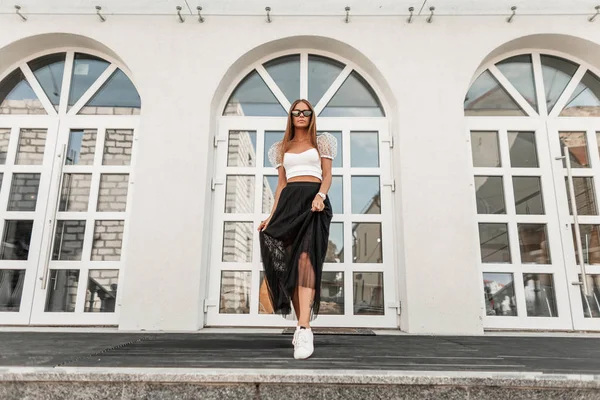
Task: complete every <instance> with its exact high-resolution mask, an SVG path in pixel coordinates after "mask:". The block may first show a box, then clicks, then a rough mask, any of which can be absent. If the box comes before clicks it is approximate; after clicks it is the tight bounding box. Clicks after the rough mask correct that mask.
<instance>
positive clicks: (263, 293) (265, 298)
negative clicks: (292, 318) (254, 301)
mask: <svg viewBox="0 0 600 400" xmlns="http://www.w3.org/2000/svg"><path fill="white" fill-rule="evenodd" d="M259 285H260V287H259V289H258V313H259V314H273V303H271V298H270V297H269V287H268V286H267V285H268V284H267V281H266V280H265V272H264V271H260V279H259Z"/></svg>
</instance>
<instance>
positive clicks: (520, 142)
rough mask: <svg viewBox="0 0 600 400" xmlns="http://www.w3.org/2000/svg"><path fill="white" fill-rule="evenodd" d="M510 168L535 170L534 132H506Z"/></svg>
mask: <svg viewBox="0 0 600 400" xmlns="http://www.w3.org/2000/svg"><path fill="white" fill-rule="evenodd" d="M508 146H509V148H510V166H511V167H513V168H537V167H538V166H539V165H538V157H537V146H536V142H535V132H508Z"/></svg>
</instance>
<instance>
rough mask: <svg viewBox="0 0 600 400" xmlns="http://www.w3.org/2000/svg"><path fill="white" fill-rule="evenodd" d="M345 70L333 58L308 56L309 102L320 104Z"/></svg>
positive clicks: (342, 65)
mask: <svg viewBox="0 0 600 400" xmlns="http://www.w3.org/2000/svg"><path fill="white" fill-rule="evenodd" d="M343 69H344V64H342V63H340V62H338V61H335V60H332V59H331V58H327V57H321V56H315V55H312V54H311V55H309V56H308V101H309V102H310V103H311V104H312V105H317V103H319V100H321V98H322V97H323V95H324V94H325V92H326V91H327V90H328V89H329V88H330V87H331V85H332V84H333V81H335V79H336V78H337V77H338V76H339V75H340V73H341V72H342V70H343ZM338 154H339V153H338Z"/></svg>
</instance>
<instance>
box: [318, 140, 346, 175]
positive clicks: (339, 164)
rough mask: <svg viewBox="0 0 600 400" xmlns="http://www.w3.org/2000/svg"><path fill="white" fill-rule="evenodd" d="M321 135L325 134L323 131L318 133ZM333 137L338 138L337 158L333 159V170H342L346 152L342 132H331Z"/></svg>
mask: <svg viewBox="0 0 600 400" xmlns="http://www.w3.org/2000/svg"><path fill="white" fill-rule="evenodd" d="M321 133H323V132H322V131H318V132H317V135H320V134H321ZM328 133H330V134H331V135H333V137H335V138H336V140H337V153H336V154H337V156H336V157H335V158H334V159H333V163H332V167H333V168H341V167H342V166H343V160H344V151H343V144H342V140H344V139H343V137H342V132H329V131H328Z"/></svg>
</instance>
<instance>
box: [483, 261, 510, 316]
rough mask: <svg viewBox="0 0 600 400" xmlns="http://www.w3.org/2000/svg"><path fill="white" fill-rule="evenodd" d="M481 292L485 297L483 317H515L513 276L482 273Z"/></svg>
mask: <svg viewBox="0 0 600 400" xmlns="http://www.w3.org/2000/svg"><path fill="white" fill-rule="evenodd" d="M483 291H484V296H485V315H488V316H511V317H515V316H516V315H517V301H516V298H515V286H514V281H513V274H495V273H490V272H484V273H483Z"/></svg>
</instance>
